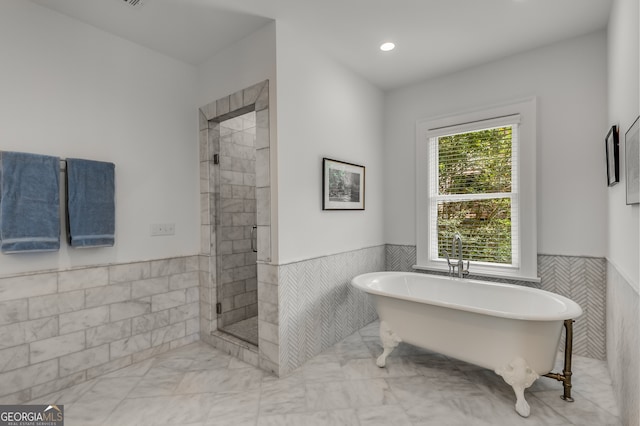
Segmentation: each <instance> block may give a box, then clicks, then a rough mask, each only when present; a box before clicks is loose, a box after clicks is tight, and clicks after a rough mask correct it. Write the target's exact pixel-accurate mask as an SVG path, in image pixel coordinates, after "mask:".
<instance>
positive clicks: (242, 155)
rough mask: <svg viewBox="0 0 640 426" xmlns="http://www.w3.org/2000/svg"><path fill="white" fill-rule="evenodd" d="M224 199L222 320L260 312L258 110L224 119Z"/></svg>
mask: <svg viewBox="0 0 640 426" xmlns="http://www.w3.org/2000/svg"><path fill="white" fill-rule="evenodd" d="M219 131H220V150H219V152H220V172H219V177H220V193H219V197H220V201H219V204H218V213H219V214H218V223H217V224H216V225H217V226H218V231H219V232H218V233H217V235H216V242H217V244H216V245H217V251H216V253H217V259H218V265H219V266H220V268H219V270H218V272H217V273H218V275H217V278H218V282H219V283H220V285H221V286H222V289H221V290H222V291H221V294H219V297H220V296H221V300H220V302H221V304H222V318H221V321H222V323H221V324H220V323H219V324H218V326H220V327H224V326H228V325H230V324H234V323H236V322H238V321H242V320H244V319H247V318H251V317H255V316H257V315H258V296H257V293H258V291H257V290H258V280H257V266H256V261H257V255H256V253H254V252H253V248H254V247H253V246H252V235H253V234H252V228H253V226H254V225H256V144H255V139H256V114H255V112H251V113H247V114H244V115H241V116H238V117H235V118H232V119H229V120H226V121H223V122H222V123H220V130H219Z"/></svg>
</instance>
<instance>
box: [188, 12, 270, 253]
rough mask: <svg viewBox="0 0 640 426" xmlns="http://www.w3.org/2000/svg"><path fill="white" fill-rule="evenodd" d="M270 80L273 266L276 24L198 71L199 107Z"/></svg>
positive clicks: (255, 34) (256, 32)
mask: <svg viewBox="0 0 640 426" xmlns="http://www.w3.org/2000/svg"><path fill="white" fill-rule="evenodd" d="M264 80H269V123H270V125H269V138H270V144H271V149H270V156H271V158H270V163H271V170H270V172H271V173H270V178H271V262H272V263H277V261H278V226H277V225H278V220H277V218H278V208H277V207H278V188H277V186H276V182H277V176H278V174H277V152H278V151H277V147H278V143H277V141H278V134H277V126H276V123H277V119H278V113H277V109H278V108H277V89H276V88H277V81H276V23H275V22H271V23H270V24H267V25H265V26H264V27H262V28H260V29H258V30H257V31H255V32H253V33H252V34H250V35H248V36H247V37H245V38H243V39H241V40H239V41H237V42H236V43H233V44H232V45H230V46H228V47H226V48H225V49H223V50H221V51H220V52H218V53H217V54H216V55H214V56H213V57H211V58H210V59H209V60H207V61H206V62H205V63H204V64H202V65H200V66H199V67H198V106H199V107H202V106H205V105H207V104H209V103H211V102H213V101H216V100H218V99H220V98H222V97H224V96H227V95H230V94H232V93H234V92H237V91H239V90H243V89H245V88H247V87H249V86H252V85H254V84H256V83H259V82H261V81H264Z"/></svg>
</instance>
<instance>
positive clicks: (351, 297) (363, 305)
mask: <svg viewBox="0 0 640 426" xmlns="http://www.w3.org/2000/svg"><path fill="white" fill-rule="evenodd" d="M384 268H385V246H384V245H380V246H376V247H370V248H364V249H361V250H355V251H350V252H346V253H340V254H335V255H331V256H325V257H320V258H316V259H311V260H305V261H301V262H296V263H290V264H286V265H280V266H279V267H278V280H277V281H278V289H277V290H278V299H279V313H278V317H279V332H280V334H279V342H278V343H279V354H280V355H279V361H280V371H279V373H280V375H284V374H286V373H288V372H291V371H293V370H294V369H295V368H297V367H299V366H300V365H302V364H304V363H305V362H306V361H307V360H309V359H311V358H313V357H314V356H315V355H317V354H319V353H320V352H322V351H324V350H325V349H328V348H330V347H331V346H333V345H334V344H335V343H336V342H339V341H340V340H342V339H344V338H345V337H347V336H348V335H350V334H351V333H353V332H355V331H357V330H359V329H360V328H362V327H364V326H365V325H367V324H369V323H370V322H372V321H374V320H375V319H376V318H377V314H376V311H375V309H374V308H373V306H372V305H371V303H370V302H369V299H368V297H367V295H366V294H365V293H363V292H361V291H357V290H355V289H354V288H352V287H351V285H350V282H351V279H352V278H353V277H354V276H356V275H359V274H363V273H366V272H375V271H382V270H384ZM259 297H260V295H259ZM258 310H259V311H260V307H259V308H258ZM260 331H262V330H260ZM261 344H262V342H261Z"/></svg>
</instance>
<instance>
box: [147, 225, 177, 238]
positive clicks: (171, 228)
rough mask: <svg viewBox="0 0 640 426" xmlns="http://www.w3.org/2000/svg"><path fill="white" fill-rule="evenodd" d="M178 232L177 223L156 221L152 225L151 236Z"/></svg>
mask: <svg viewBox="0 0 640 426" xmlns="http://www.w3.org/2000/svg"><path fill="white" fill-rule="evenodd" d="M175 233H176V224H175V223H154V224H153V225H151V236H152V237H157V236H159V235H174V234H175Z"/></svg>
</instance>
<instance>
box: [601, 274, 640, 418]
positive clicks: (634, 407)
mask: <svg viewBox="0 0 640 426" xmlns="http://www.w3.org/2000/svg"><path fill="white" fill-rule="evenodd" d="M638 306H639V296H638V293H636V291H635V290H634V289H633V287H632V286H631V285H630V284H629V283H628V282H627V281H626V280H625V278H624V277H623V276H622V275H621V274H620V273H619V272H618V270H617V269H616V267H615V266H614V265H613V264H611V263H608V265H607V361H608V364H609V371H610V373H611V380H612V382H613V391H614V393H615V396H616V400H617V402H618V408H619V409H620V418H621V419H622V421H623V424H625V425H638V424H640V359H639V357H638V354H639V351H640V325H639V324H638V320H639V318H640V314H639V310H638V309H639V307H638Z"/></svg>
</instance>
